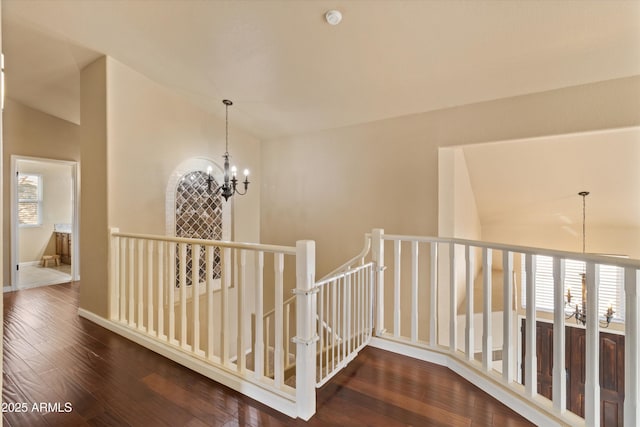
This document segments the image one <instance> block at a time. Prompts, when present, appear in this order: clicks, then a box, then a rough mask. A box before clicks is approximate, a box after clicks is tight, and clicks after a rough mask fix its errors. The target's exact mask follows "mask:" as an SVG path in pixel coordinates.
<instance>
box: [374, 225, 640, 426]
mask: <svg viewBox="0 0 640 427" xmlns="http://www.w3.org/2000/svg"><path fill="white" fill-rule="evenodd" d="M371 235H372V236H373V237H372V248H373V250H372V253H373V261H374V262H375V263H377V265H380V266H384V265H386V266H388V267H389V268H388V269H387V271H386V272H383V271H381V270H382V269H381V270H380V271H378V272H377V275H378V280H377V282H376V286H377V290H376V295H377V298H376V304H377V305H376V315H375V318H376V326H375V329H376V338H375V339H374V345H376V346H380V347H382V348H386V349H389V350H392V351H396V352H400V353H404V354H409V355H418V357H422V358H424V359H426V360H431V361H435V362H436V363H444V364H448V366H450V367H452V369H454V370H456V371H457V372H458V373H460V374H461V375H463V376H464V377H465V378H467V379H469V380H470V381H472V382H476V383H477V384H479V385H481V386H486V388H485V389H486V390H487V391H488V392H491V393H492V394H494V395H495V396H496V397H497V398H499V399H500V400H503V401H504V402H505V403H507V404H508V405H510V406H512V408H515V409H517V410H519V411H521V412H522V413H523V414H525V415H526V416H528V418H530V419H532V420H534V421H537V422H538V423H542V424H545V425H547V424H548V425H552V424H557V425H581V424H582V425H587V426H599V425H600V417H601V414H600V408H601V405H600V380H599V375H600V374H599V369H600V366H599V352H600V350H599V332H600V327H599V320H600V319H599V317H600V316H599V315H601V314H602V313H598V281H599V279H598V277H599V275H598V274H597V272H598V270H599V268H600V266H601V265H608V266H616V267H619V268H621V269H623V271H624V278H625V279H624V288H625V308H626V309H625V319H624V323H623V324H624V334H625V338H626V342H625V400H624V425H625V426H636V425H640V418H639V417H640V415H639V413H638V404H639V394H638V386H639V376H638V374H639V372H640V371H639V366H638V363H639V361H638V358H639V357H640V341H639V333H640V330H639V326H640V325H639V324H638V309H639V302H640V299H639V297H638V292H637V277H638V271H639V270H640V261H637V260H630V259H625V258H615V257H606V256H597V255H589V254H580V253H572V252H563V251H555V250H547V249H537V248H529V247H522V246H512V245H504V244H492V243H487V242H480V241H470V240H464V239H450V238H438V237H422V236H403V235H388V234H384V232H383V230H374V231H373V232H372V234H371ZM389 250H391V251H392V256H390V257H387V264H385V251H387V252H388V251H389ZM499 252H501V256H498V253H499ZM492 254H495V255H496V257H495V258H494V257H493V256H492ZM443 255H444V257H443ZM539 255H543V256H548V257H551V258H552V259H553V281H554V294H553V306H554V313H553V336H554V343H553V346H554V347H553V349H554V351H553V396H552V400H551V404H550V405H549V404H545V403H540V402H543V401H544V400H545V399H543V398H542V396H541V395H539V394H538V389H537V378H536V372H537V366H536V321H527V322H526V331H525V332H526V333H525V335H526V342H524V343H520V342H519V340H518V333H517V332H515V331H519V328H517V327H516V326H515V325H516V322H517V320H518V315H520V316H522V315H524V317H526V318H527V319H538V318H539V316H540V311H539V309H538V308H537V307H536V303H535V301H536V291H537V289H536V287H537V286H536V280H535V277H536V262H535V260H536V256H539ZM514 258H516V259H517V261H518V262H522V264H524V269H525V271H526V274H525V276H526V283H525V285H526V294H525V300H526V311H525V312H522V310H521V307H520V306H519V302H516V301H514V294H515V291H516V290H517V289H518V287H517V286H516V285H517V284H515V283H514V276H515V274H514V273H515V268H514ZM567 259H571V260H579V261H584V262H585V264H586V277H587V280H586V293H587V295H588V296H589V297H588V298H587V304H588V306H587V313H598V314H599V315H598V316H587V323H586V387H585V389H586V393H585V403H584V405H585V409H586V411H585V419H584V420H582V419H581V418H579V417H577V416H575V415H574V414H572V413H570V412H569V411H568V410H567V401H566V381H567V380H566V375H565V369H564V368H565V332H564V331H565V292H566V291H565V290H564V262H565V260H567ZM495 260H498V262H497V263H496V262H495ZM521 260H524V261H521ZM493 264H495V265H493ZM492 267H497V269H498V270H502V275H501V277H502V282H503V283H502V286H503V287H502V289H501V293H502V295H503V298H502V300H501V305H502V309H501V310H499V312H501V313H498V312H496V313H493V310H492V305H493V301H492V291H494V290H495V285H493V286H492V285H491V280H492V274H491V272H492ZM406 269H408V270H409V272H408V274H404V272H405V270H406ZM478 274H480V276H481V277H482V280H483V286H482V299H481V301H482V310H481V314H476V313H477V312H478V310H477V307H474V298H473V297H474V295H473V294H474V288H476V287H475V286H474V279H475V278H476V276H477V275H478ZM386 282H391V284H392V287H391V288H390V289H385V283H386ZM520 285H522V284H520ZM476 289H477V288H476ZM460 303H463V304H464V305H463V306H460ZM496 303H497V304H499V303H500V300H499V301H496ZM494 314H498V316H495V315H494ZM478 315H481V322H478V323H476V322H475V320H474V317H476V316H478ZM462 318H466V319H465V320H466V321H464V322H463V321H461V320H460V319H462ZM499 319H501V322H500V321H499ZM496 320H498V321H497V322H496ZM405 322H406V323H405ZM459 323H460V324H459ZM500 323H501V325H500ZM500 326H501V327H502V328H501V329H502V330H501V331H500ZM477 328H480V329H481V330H482V335H481V346H480V347H481V350H480V351H479V352H478V350H476V349H477V348H478V347H477V345H476V344H475V343H474V337H475V335H476V334H475V333H474V332H475V330H476V329H477ZM459 331H460V332H459ZM459 335H460V336H459ZM519 345H524V347H525V350H526V351H525V355H526V356H525V360H524V361H523V363H524V367H525V369H524V371H525V373H526V378H524V386H523V385H522V384H519V383H518V382H517V376H516V375H515V372H517V369H519V366H518V363H519V360H518V354H519V351H516V350H517V348H518V346H519ZM496 351H498V352H499V353H501V355H502V357H501V359H502V360H501V363H494V362H498V360H494V356H493V355H494V354H495V353H496ZM478 353H480V356H481V357H480V361H478ZM443 357H444V358H443ZM447 361H448V362H447ZM496 384H497V385H498V386H497V387H496ZM509 396H518V397H515V398H512V397H509ZM505 399H506V400H505ZM523 401H524V402H527V403H526V404H524V405H523V404H522V402H523Z"/></svg>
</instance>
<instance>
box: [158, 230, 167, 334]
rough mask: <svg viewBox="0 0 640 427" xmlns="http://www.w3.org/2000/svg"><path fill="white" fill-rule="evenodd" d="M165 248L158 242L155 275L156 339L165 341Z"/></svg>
mask: <svg viewBox="0 0 640 427" xmlns="http://www.w3.org/2000/svg"><path fill="white" fill-rule="evenodd" d="M165 246H166V242H158V264H157V269H158V275H157V285H158V287H157V290H158V317H157V319H158V321H157V325H158V328H157V329H158V338H160V339H166V335H165V334H164V298H163V296H164V289H165V284H164V281H165V275H164V270H165V268H166V264H167V263H166V260H165V258H164V248H165Z"/></svg>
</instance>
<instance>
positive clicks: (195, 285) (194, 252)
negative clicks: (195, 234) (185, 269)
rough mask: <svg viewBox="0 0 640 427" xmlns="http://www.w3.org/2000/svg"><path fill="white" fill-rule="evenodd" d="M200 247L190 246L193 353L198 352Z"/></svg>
mask: <svg viewBox="0 0 640 427" xmlns="http://www.w3.org/2000/svg"><path fill="white" fill-rule="evenodd" d="M199 288H200V245H191V306H192V312H193V352H194V353H196V354H199V353H202V352H201V350H200V290H199Z"/></svg>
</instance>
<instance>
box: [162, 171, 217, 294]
mask: <svg viewBox="0 0 640 427" xmlns="http://www.w3.org/2000/svg"><path fill="white" fill-rule="evenodd" d="M208 167H212V169H213V170H214V171H215V172H214V173H213V174H212V176H213V178H214V180H213V183H212V191H209V187H208V182H207V178H208V174H207V172H205V171H206V170H207V168H208ZM221 173H222V169H221V168H220V167H219V166H218V165H216V164H214V163H212V162H210V161H208V160H206V159H191V160H188V161H187V162H184V163H183V164H181V165H180V167H178V168H177V169H176V171H174V173H173V174H172V176H171V178H170V180H169V184H168V185H167V234H170V235H174V236H176V237H186V238H196V239H206V240H229V235H230V232H229V230H230V221H229V218H230V215H229V205H228V204H227V203H223V201H222V197H221V196H220V194H219V193H216V190H217V188H218V184H217V182H220V179H221V177H222V175H221ZM218 175H220V176H218ZM200 251H201V252H200V263H199V265H198V266H193V265H192V261H191V260H192V256H191V247H190V246H188V247H187V258H186V283H187V286H190V285H191V284H192V283H191V282H192V277H193V269H194V268H197V269H198V276H199V282H200V283H205V281H206V279H207V277H206V271H207V266H206V254H205V250H204V248H201V249H200ZM179 257H180V255H179V250H178V248H176V287H178V286H179V280H178V275H179V271H180V258H179ZM213 258H214V260H213V266H212V267H213V268H212V275H213V277H212V279H214V286H215V287H216V288H218V287H219V286H220V284H219V283H220V280H219V279H220V277H221V268H222V266H221V262H220V250H219V249H218V248H216V249H215V250H214V256H213Z"/></svg>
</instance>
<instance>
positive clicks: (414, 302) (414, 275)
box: [411, 240, 418, 342]
mask: <svg viewBox="0 0 640 427" xmlns="http://www.w3.org/2000/svg"><path fill="white" fill-rule="evenodd" d="M411 341H413V342H418V242H417V241H415V240H414V241H412V242H411Z"/></svg>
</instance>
